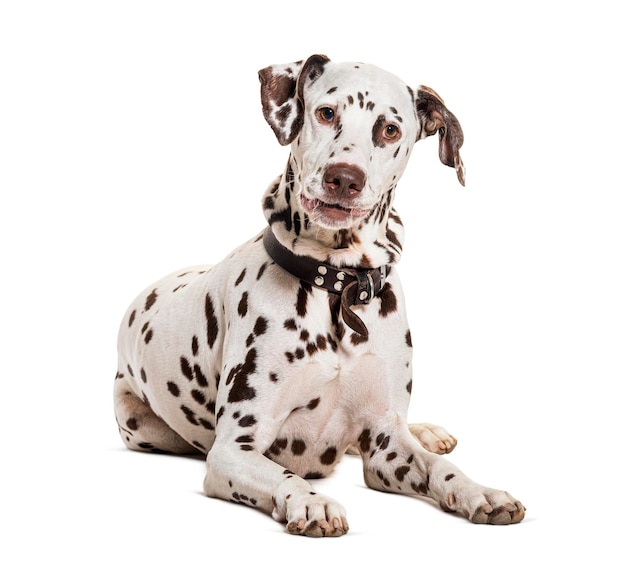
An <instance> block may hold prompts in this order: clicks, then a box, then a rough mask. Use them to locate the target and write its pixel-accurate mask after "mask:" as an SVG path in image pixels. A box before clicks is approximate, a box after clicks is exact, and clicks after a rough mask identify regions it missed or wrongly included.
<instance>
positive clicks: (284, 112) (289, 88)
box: [259, 55, 329, 146]
mask: <svg viewBox="0 0 626 569" xmlns="http://www.w3.org/2000/svg"><path fill="white" fill-rule="evenodd" d="M327 61H329V59H328V57H326V56H325V55H312V56H311V57H309V58H308V59H307V60H306V61H305V62H302V61H296V62H294V63H285V64H282V65H270V66H269V67H266V68H264V69H261V70H260V71H259V80H260V81H261V105H262V106H263V116H264V117H265V120H266V121H267V122H268V123H269V125H270V126H271V127H272V130H273V131H274V134H275V135H276V138H278V142H280V143H281V144H282V145H283V146H285V145H286V144H290V143H291V142H293V140H294V139H295V138H296V136H298V133H299V132H300V129H301V128H302V120H303V111H304V106H303V101H304V88H305V86H306V85H307V84H308V83H310V82H313V81H315V80H316V79H317V78H318V77H319V76H320V75H321V74H322V72H323V70H324V65H325V64H326V62H327Z"/></svg>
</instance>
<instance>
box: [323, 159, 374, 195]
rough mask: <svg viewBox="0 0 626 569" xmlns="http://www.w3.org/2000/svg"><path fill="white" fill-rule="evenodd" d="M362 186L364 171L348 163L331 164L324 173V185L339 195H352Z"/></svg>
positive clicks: (363, 183) (363, 184)
mask: <svg viewBox="0 0 626 569" xmlns="http://www.w3.org/2000/svg"><path fill="white" fill-rule="evenodd" d="M364 186H365V173H364V172H363V171H362V170H361V169H360V168H357V167H356V166H352V165H350V164H344V163H338V164H333V165H331V166H329V167H328V168H326V172H325V173H324V187H325V188H326V189H327V190H328V191H330V192H332V193H335V194H337V195H339V196H341V197H352V196H354V195H355V194H358V193H359V192H360V191H361V190H362V189H363V187H364Z"/></svg>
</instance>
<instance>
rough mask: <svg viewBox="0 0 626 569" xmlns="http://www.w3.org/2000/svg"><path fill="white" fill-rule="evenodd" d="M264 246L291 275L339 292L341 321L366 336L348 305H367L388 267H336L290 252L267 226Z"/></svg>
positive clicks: (384, 276)
mask: <svg viewBox="0 0 626 569" xmlns="http://www.w3.org/2000/svg"><path fill="white" fill-rule="evenodd" d="M263 245H264V246H265V250H266V251H267V253H268V254H269V256H270V257H271V258H272V259H273V260H274V261H275V262H276V264H277V265H279V266H280V267H281V268H283V269H284V270H285V271H287V272H288V273H291V274H292V275H293V276H294V277H296V278H298V279H300V280H302V281H304V282H307V283H309V284H310V285H313V286H315V287H317V288H321V289H323V290H326V291H328V292H330V293H332V294H338V295H341V315H342V316H343V320H344V322H345V323H346V324H347V325H348V326H350V328H352V330H354V331H355V332H357V333H358V334H361V335H362V336H365V337H367V335H368V330H367V327H366V326H365V324H363V321H362V320H361V319H360V318H359V317H358V316H357V315H356V314H355V313H354V312H353V311H352V309H351V308H350V307H351V306H354V305H359V304H368V303H369V302H370V300H372V298H374V297H375V296H377V295H378V294H379V293H380V291H381V290H382V288H383V286H384V285H385V278H386V276H387V272H388V270H389V267H387V266H382V267H379V268H378V269H367V268H366V269H354V268H345V269H337V268H336V267H333V266H332V265H327V264H326V263H322V262H320V261H316V260H315V259H312V258H311V257H305V256H302V255H296V254H294V253H292V252H291V251H290V250H289V249H287V247H285V246H283V245H281V244H280V243H279V242H278V239H276V236H275V235H274V232H273V231H272V229H271V228H270V227H268V228H267V229H266V230H265V233H264V234H263Z"/></svg>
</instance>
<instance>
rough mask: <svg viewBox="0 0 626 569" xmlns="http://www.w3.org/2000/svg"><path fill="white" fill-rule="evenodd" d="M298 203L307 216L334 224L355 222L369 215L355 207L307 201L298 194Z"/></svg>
mask: <svg viewBox="0 0 626 569" xmlns="http://www.w3.org/2000/svg"><path fill="white" fill-rule="evenodd" d="M300 201H301V203H302V206H303V207H304V209H305V211H306V212H307V213H308V214H309V215H313V216H315V217H318V216H319V217H320V218H321V219H322V220H323V221H326V222H329V223H331V224H333V222H334V223H345V222H346V221H355V220H357V219H361V218H362V217H365V216H366V215H367V214H368V213H369V211H370V210H369V209H360V208H356V207H346V206H344V205H341V204H340V203H327V202H323V201H322V200H318V199H309V198H306V197H305V196H304V195H302V194H300Z"/></svg>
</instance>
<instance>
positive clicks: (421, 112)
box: [415, 85, 465, 186]
mask: <svg viewBox="0 0 626 569" xmlns="http://www.w3.org/2000/svg"><path fill="white" fill-rule="evenodd" d="M415 104H416V108H417V116H418V118H419V120H420V123H421V126H422V132H421V134H420V138H426V137H427V136H430V135H432V134H435V133H436V132H439V159H440V160H441V162H443V163H444V164H445V165H446V166H451V167H452V168H454V169H455V170H456V175H457V178H458V179H459V182H461V185H462V186H464V185H465V166H464V165H463V160H461V155H460V154H459V149H460V148H461V146H463V129H461V125H460V124H459V121H458V120H457V118H456V117H455V116H454V115H453V114H452V113H451V112H450V111H449V110H448V108H447V107H446V106H445V105H444V103H443V99H442V98H441V97H440V96H439V95H437V93H436V92H435V91H434V90H433V89H431V88H430V87H425V86H424V85H420V87H419V89H418V90H417V100H416V103H415Z"/></svg>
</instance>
